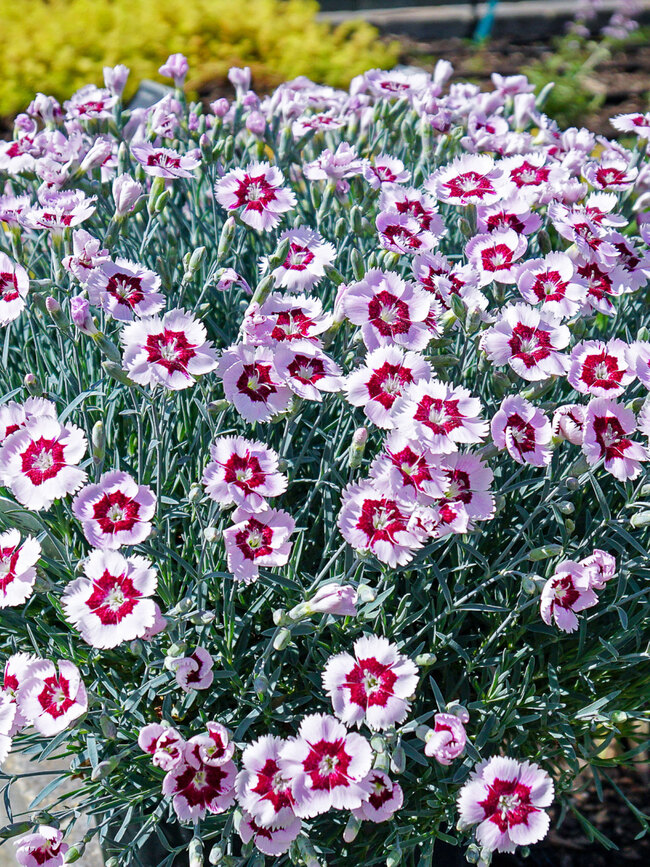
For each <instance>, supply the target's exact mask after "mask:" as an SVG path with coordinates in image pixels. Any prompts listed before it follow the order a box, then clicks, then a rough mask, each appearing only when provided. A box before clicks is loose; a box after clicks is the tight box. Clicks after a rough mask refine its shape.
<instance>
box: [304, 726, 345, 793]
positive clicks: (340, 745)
mask: <svg viewBox="0 0 650 867" xmlns="http://www.w3.org/2000/svg"><path fill="white" fill-rule="evenodd" d="M310 747H311V749H310V751H309V753H308V755H307V758H306V759H305V760H304V762H303V768H304V770H305V773H307V774H308V775H309V777H310V779H311V788H312V789H313V790H315V791H319V790H320V791H322V790H324V789H325V790H330V789H334V788H336V787H337V786H345V787H346V788H347V786H349V785H350V780H349V778H348V776H347V771H348V767H349V766H350V762H351V761H352V757H351V756H349V755H348V753H347V752H346V751H345V741H344V740H343V738H340V739H339V740H336V741H326V740H320V741H318V742H317V743H315V744H310Z"/></svg>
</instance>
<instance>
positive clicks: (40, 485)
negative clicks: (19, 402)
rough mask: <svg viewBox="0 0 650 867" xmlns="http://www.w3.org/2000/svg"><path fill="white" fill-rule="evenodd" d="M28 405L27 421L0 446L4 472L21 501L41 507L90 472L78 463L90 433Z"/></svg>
mask: <svg viewBox="0 0 650 867" xmlns="http://www.w3.org/2000/svg"><path fill="white" fill-rule="evenodd" d="M25 409H26V421H25V423H24V424H22V425H21V426H20V427H19V428H18V430H15V431H14V432H13V433H11V434H9V435H8V436H7V437H6V439H5V440H4V442H3V444H2V448H0V476H1V477H2V479H3V480H4V483H5V485H6V486H7V487H9V488H10V489H11V492H12V493H13V495H14V496H15V497H16V499H17V500H18V502H20V503H22V505H23V506H25V507H26V508H28V509H32V510H34V511H40V510H41V509H49V507H50V506H51V505H52V503H53V502H54V501H55V500H59V499H61V498H62V497H65V496H66V495H67V494H72V493H74V492H75V491H76V490H77V489H78V488H80V487H81V485H82V484H83V483H84V482H85V480H86V473H85V472H84V471H83V470H80V469H79V468H78V467H77V466H76V465H77V464H78V463H79V462H80V461H81V459H82V458H83V456H84V454H85V452H86V437H85V436H84V433H83V431H82V430H81V429H80V428H78V427H77V426H76V425H73V424H68V423H66V424H65V425H63V424H61V423H60V422H59V421H58V420H57V419H56V418H53V417H52V416H51V415H31V413H30V414H28V413H29V410H27V405H25ZM41 409H43V407H42V406H39V411H40V410H41ZM48 412H49V409H48Z"/></svg>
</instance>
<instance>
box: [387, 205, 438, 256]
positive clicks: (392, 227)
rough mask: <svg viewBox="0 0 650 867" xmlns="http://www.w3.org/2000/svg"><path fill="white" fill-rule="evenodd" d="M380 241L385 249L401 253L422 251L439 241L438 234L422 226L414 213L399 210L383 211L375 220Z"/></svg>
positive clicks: (429, 248)
mask: <svg viewBox="0 0 650 867" xmlns="http://www.w3.org/2000/svg"><path fill="white" fill-rule="evenodd" d="M375 224H376V226H377V233H378V235H379V243H380V244H381V246H382V247H383V248H384V249H385V250H390V251H391V252H392V253H398V254H399V255H403V254H411V253H421V252H423V251H425V250H431V249H432V248H433V247H435V246H436V244H437V243H438V236H436V235H434V234H433V232H429V231H426V230H424V229H423V228H422V226H421V225H420V223H419V222H418V220H417V219H416V217H414V216H413V215H412V214H400V213H398V212H397V211H381V212H380V213H379V214H378V215H377V219H376V221H375Z"/></svg>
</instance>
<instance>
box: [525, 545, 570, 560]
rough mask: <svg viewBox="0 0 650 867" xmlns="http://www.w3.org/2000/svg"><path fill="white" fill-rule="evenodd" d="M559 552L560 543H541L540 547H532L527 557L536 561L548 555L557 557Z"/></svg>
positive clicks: (560, 550) (560, 549)
mask: <svg viewBox="0 0 650 867" xmlns="http://www.w3.org/2000/svg"><path fill="white" fill-rule="evenodd" d="M561 553H562V545H542V547H541V548H533V550H532V551H531V552H530V553H529V555H528V559H529V560H532V561H533V562H536V561H537V560H547V559H548V558H549V557H558V556H559V555H560V554H561Z"/></svg>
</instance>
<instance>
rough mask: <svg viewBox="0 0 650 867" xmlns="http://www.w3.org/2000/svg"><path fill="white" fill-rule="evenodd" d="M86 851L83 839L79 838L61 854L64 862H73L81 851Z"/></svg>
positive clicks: (77, 858)
mask: <svg viewBox="0 0 650 867" xmlns="http://www.w3.org/2000/svg"><path fill="white" fill-rule="evenodd" d="M85 851H86V844H85V843H84V842H83V840H80V841H79V842H78V843H77V844H76V845H75V846H70V848H69V849H68V851H67V852H66V853H65V855H64V856H63V863H64V864H74V862H75V861H78V860H79V859H80V858H81V856H82V855H83V853H84V852H85Z"/></svg>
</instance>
